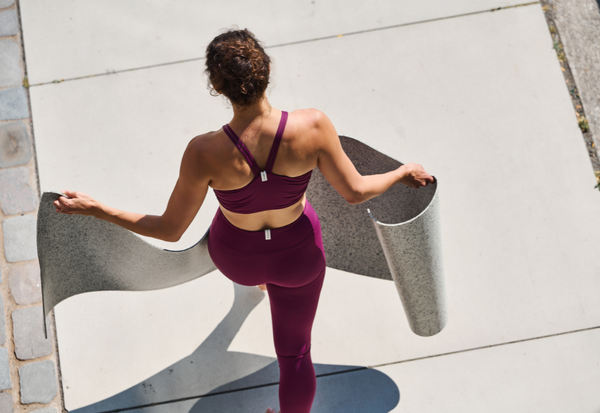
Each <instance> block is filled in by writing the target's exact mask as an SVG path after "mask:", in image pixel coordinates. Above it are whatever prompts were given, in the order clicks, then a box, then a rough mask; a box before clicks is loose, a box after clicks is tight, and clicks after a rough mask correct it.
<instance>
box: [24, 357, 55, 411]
mask: <svg viewBox="0 0 600 413" xmlns="http://www.w3.org/2000/svg"><path fill="white" fill-rule="evenodd" d="M19 383H20V384H21V403H23V404H30V403H49V402H50V401H52V399H53V398H54V397H55V396H56V393H57V391H58V386H57V384H56V368H55V367H54V362H53V361H51V360H46V361H38V362H36V363H29V364H26V365H25V366H23V367H21V368H20V369H19Z"/></svg>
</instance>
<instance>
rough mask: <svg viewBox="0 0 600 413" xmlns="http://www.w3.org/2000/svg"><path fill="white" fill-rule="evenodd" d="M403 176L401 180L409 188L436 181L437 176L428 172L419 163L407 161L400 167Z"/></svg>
mask: <svg viewBox="0 0 600 413" xmlns="http://www.w3.org/2000/svg"><path fill="white" fill-rule="evenodd" d="M398 171H399V172H400V174H401V176H402V178H400V180H399V182H401V183H403V184H404V185H406V186H408V187H409V188H415V189H416V188H420V187H422V186H425V185H427V184H432V183H433V182H435V178H434V177H433V176H431V175H429V174H428V173H427V171H425V169H423V167H422V166H421V165H419V164H418V163H407V164H405V165H402V166H401V167H400V168H398Z"/></svg>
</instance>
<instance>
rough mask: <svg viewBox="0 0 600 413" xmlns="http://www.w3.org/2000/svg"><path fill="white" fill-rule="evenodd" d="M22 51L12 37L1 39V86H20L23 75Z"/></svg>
mask: <svg viewBox="0 0 600 413" xmlns="http://www.w3.org/2000/svg"><path fill="white" fill-rule="evenodd" d="M20 60H21V51H20V50H19V45H18V44H17V42H15V41H14V40H12V39H0V87H8V86H19V85H21V82H22V81H23V79H22V75H21V66H20V65H19V61H20Z"/></svg>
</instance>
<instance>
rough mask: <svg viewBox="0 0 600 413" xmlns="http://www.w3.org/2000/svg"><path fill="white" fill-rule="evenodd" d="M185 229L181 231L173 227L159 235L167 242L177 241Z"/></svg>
mask: <svg viewBox="0 0 600 413" xmlns="http://www.w3.org/2000/svg"><path fill="white" fill-rule="evenodd" d="M183 232H184V231H180V230H178V229H171V230H169V231H165V232H164V233H162V234H161V236H159V237H157V238H160V239H162V240H163V241H167V242H177V241H179V240H180V239H181V236H182V235H183Z"/></svg>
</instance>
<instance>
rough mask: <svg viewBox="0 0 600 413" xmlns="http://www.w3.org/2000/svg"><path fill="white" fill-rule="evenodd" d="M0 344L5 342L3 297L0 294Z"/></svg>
mask: <svg viewBox="0 0 600 413" xmlns="http://www.w3.org/2000/svg"><path fill="white" fill-rule="evenodd" d="M0 316H1V317H2V318H0V345H2V344H4V343H6V313H5V311H4V298H3V297H2V294H0Z"/></svg>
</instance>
